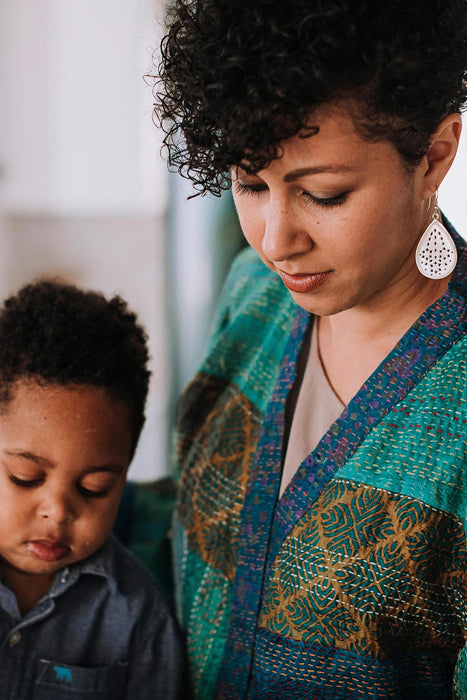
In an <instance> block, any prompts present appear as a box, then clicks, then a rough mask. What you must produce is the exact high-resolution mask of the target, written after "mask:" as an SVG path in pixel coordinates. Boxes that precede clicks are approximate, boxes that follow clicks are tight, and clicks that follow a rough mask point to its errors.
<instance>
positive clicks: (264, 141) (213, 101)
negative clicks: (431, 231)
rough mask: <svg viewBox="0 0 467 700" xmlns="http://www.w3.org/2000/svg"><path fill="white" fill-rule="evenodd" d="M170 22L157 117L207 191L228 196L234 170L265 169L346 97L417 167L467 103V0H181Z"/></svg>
mask: <svg viewBox="0 0 467 700" xmlns="http://www.w3.org/2000/svg"><path fill="white" fill-rule="evenodd" d="M167 22H168V26H167V33H166V36H165V37H164V39H163V41H162V44H161V57H160V64H159V67H158V74H159V77H158V78H157V79H156V84H155V88H154V92H155V95H156V104H155V111H154V114H155V120H156V122H157V123H158V124H160V125H161V126H162V128H163V130H164V132H165V138H164V145H165V147H166V148H167V151H168V160H169V166H170V167H172V168H175V169H178V170H179V171H180V173H181V174H182V175H185V176H186V177H188V178H190V179H191V180H192V181H193V183H194V185H195V188H196V189H197V190H198V192H200V193H205V192H207V191H210V192H212V193H213V194H217V195H218V194H220V192H221V190H223V189H227V188H228V187H229V186H230V178H229V176H228V174H227V173H228V170H229V168H230V167H231V166H232V165H238V164H240V163H244V162H245V161H246V162H247V163H248V165H249V169H250V170H251V172H256V171H258V170H261V169H263V168H264V167H266V166H267V165H268V164H269V163H270V161H271V160H272V159H273V158H275V157H277V156H278V155H279V154H280V149H279V144H280V142H281V141H283V140H284V139H286V138H289V137H291V136H293V135H295V134H297V133H298V132H300V131H301V130H302V129H303V128H305V127H306V125H307V122H308V120H309V117H310V113H311V112H312V110H313V109H314V108H316V107H318V106H320V105H323V104H325V103H329V102H332V101H334V100H339V99H346V98H350V104H352V105H354V106H355V108H356V109H355V112H354V113H353V114H352V116H354V118H355V123H356V125H357V128H358V129H359V132H360V133H361V135H362V136H363V137H364V138H368V139H375V140H381V139H384V140H389V141H390V142H392V143H393V144H394V146H395V148H396V149H397V150H398V152H399V153H400V154H401V156H402V157H403V159H404V161H405V163H406V165H407V167H408V168H409V169H410V168H411V167H413V166H415V165H417V164H418V163H419V162H420V160H421V158H422V157H423V155H424V154H425V153H426V151H427V150H428V147H429V144H430V137H431V136H432V134H433V133H434V131H435V130H436V128H437V126H438V124H439V122H440V121H441V119H442V118H443V117H444V116H446V115H447V114H449V113H452V112H460V111H461V110H462V108H463V105H464V104H465V102H466V100H467V84H466V75H467V2H466V0H430V1H429V2H427V1H426V0H287V1H286V0H246V2H235V1H234V0H175V2H174V3H173V6H172V8H171V9H170V10H169V12H168V16H167Z"/></svg>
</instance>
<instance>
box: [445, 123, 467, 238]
mask: <svg viewBox="0 0 467 700" xmlns="http://www.w3.org/2000/svg"><path fill="white" fill-rule="evenodd" d="M439 203H440V206H441V208H442V210H443V212H444V213H445V214H446V216H447V217H448V219H449V220H450V221H451V223H452V224H453V225H454V226H455V227H456V228H457V230H458V232H459V233H460V234H461V235H462V236H463V237H464V238H466V239H467V118H466V116H464V118H463V131H462V134H461V141H460V145H459V151H458V153H457V156H456V159H455V161H454V163H453V165H452V168H451V170H450V171H449V173H448V174H447V176H446V178H445V180H444V182H443V184H442V185H441V187H440V190H439Z"/></svg>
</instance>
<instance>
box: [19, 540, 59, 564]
mask: <svg viewBox="0 0 467 700" xmlns="http://www.w3.org/2000/svg"><path fill="white" fill-rule="evenodd" d="M26 546H27V549H28V551H29V552H30V553H31V554H32V555H33V556H34V557H36V559H40V560H41V561H58V560H59V559H63V557H65V556H66V555H67V554H68V553H69V551H70V548H69V547H68V545H66V544H64V543H63V542H55V541H52V540H30V541H29V542H27V545H26Z"/></svg>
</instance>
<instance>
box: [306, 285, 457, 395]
mask: <svg viewBox="0 0 467 700" xmlns="http://www.w3.org/2000/svg"><path fill="white" fill-rule="evenodd" d="M448 282H449V280H448V278H446V279H443V280H427V281H426V283H425V284H424V285H422V286H420V285H412V286H411V285H407V286H406V289H403V290H401V289H400V288H399V289H398V290H394V291H393V293H391V292H389V293H386V294H385V295H384V297H383V296H381V297H380V298H378V297H376V298H373V299H372V300H371V303H368V304H366V305H361V306H358V307H354V308H352V309H347V310H345V311H342V312H340V313H338V314H335V315H333V316H323V317H321V318H320V319H319V350H320V357H321V361H322V363H323V367H324V370H325V372H326V375H327V376H328V378H329V381H330V383H331V385H332V386H333V388H334V390H335V391H336V393H337V394H338V395H339V396H340V397H341V398H342V400H343V401H344V402H345V403H348V402H349V401H350V399H351V398H352V397H353V396H354V395H355V394H356V392H357V391H358V389H359V388H360V387H361V386H362V384H363V383H364V382H365V381H366V380H367V379H368V377H369V376H370V375H371V374H372V373H373V372H374V371H375V369H376V368H377V367H378V365H379V364H380V363H381V362H382V361H383V360H384V358H385V357H386V356H387V355H388V354H389V353H390V352H391V350H392V349H393V348H394V346H395V345H396V344H397V342H398V341H399V340H400V339H401V338H402V337H403V335H405V333H406V332H407V331H408V330H409V328H410V327H411V326H412V325H413V324H414V323H415V321H416V320H417V319H418V318H419V317H420V316H421V315H422V314H423V313H424V311H425V310H426V309H427V308H428V307H429V306H431V304H433V303H434V302H435V301H436V300H437V299H438V298H439V297H440V296H442V294H443V293H444V292H445V290H446V289H447V286H448Z"/></svg>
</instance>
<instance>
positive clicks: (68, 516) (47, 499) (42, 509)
mask: <svg viewBox="0 0 467 700" xmlns="http://www.w3.org/2000/svg"><path fill="white" fill-rule="evenodd" d="M38 515H39V516H40V517H41V518H48V519H50V520H51V521H53V522H54V523H57V524H58V525H63V524H65V523H68V522H71V521H73V520H74V519H75V509H74V507H73V499H72V498H71V496H70V494H68V493H67V492H66V491H62V490H58V489H57V490H54V491H50V492H49V493H47V494H44V496H43V498H42V499H41V502H40V505H39V508H38Z"/></svg>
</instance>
